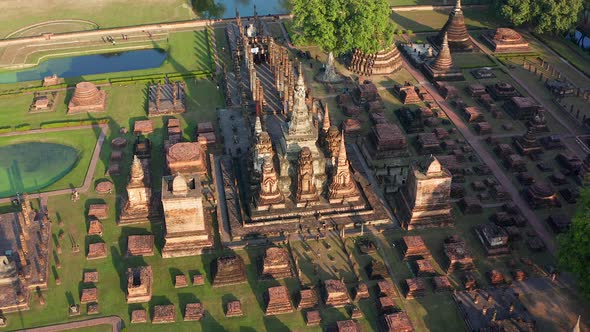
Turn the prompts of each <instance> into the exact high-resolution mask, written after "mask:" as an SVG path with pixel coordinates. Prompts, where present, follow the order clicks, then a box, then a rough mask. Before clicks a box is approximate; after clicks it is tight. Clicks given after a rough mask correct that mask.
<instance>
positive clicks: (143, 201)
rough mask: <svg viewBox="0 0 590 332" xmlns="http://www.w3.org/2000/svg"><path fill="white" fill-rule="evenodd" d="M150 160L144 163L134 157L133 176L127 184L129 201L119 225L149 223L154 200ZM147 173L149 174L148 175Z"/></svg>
mask: <svg viewBox="0 0 590 332" xmlns="http://www.w3.org/2000/svg"><path fill="white" fill-rule="evenodd" d="M147 164H148V159H143V162H142V161H141V160H140V159H139V158H137V156H133V163H132V165H131V175H130V176H129V183H128V184H127V200H126V201H125V203H124V204H123V209H122V211H121V216H120V217H119V224H130V223H137V222H145V221H148V216H149V215H150V206H151V198H152V190H151V184H150V183H151V181H150V173H149V171H148V172H146V169H147V170H149V166H148V165H147ZM146 173H147V174H146Z"/></svg>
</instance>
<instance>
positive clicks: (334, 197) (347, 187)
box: [328, 133, 360, 203]
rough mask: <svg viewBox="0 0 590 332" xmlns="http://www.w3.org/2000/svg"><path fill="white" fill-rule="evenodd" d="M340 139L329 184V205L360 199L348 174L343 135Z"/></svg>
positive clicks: (348, 167) (349, 173)
mask: <svg viewBox="0 0 590 332" xmlns="http://www.w3.org/2000/svg"><path fill="white" fill-rule="evenodd" d="M340 137H341V138H340V149H339V151H338V157H337V158H336V163H335V165H334V174H333V177H332V183H330V187H329V191H328V198H329V200H330V203H340V202H342V201H357V200H359V199H360V194H359V191H358V188H357V186H356V183H355V181H354V180H353V179H352V174H351V172H350V164H349V162H348V156H347V155H346V146H345V144H344V133H342V135H341V136H340Z"/></svg>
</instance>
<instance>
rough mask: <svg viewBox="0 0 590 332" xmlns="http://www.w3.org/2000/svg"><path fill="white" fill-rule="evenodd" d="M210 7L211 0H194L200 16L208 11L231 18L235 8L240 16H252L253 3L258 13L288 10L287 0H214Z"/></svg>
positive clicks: (283, 12)
mask: <svg viewBox="0 0 590 332" xmlns="http://www.w3.org/2000/svg"><path fill="white" fill-rule="evenodd" d="M215 3H216V4H215V5H213V7H214V8H211V6H212V1H211V0H195V5H196V8H198V9H197V10H199V11H200V12H201V16H203V17H207V16H208V13H209V11H210V12H211V14H212V15H213V16H216V17H220V18H232V17H235V16H236V9H237V10H238V11H239V12H240V16H242V17H243V16H254V5H256V12H258V15H263V16H264V15H276V14H286V13H288V12H289V0H215Z"/></svg>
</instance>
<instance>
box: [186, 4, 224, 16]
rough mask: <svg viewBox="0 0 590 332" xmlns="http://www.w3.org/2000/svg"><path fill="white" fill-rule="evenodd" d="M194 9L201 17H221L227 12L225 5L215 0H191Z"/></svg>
mask: <svg viewBox="0 0 590 332" xmlns="http://www.w3.org/2000/svg"><path fill="white" fill-rule="evenodd" d="M191 3H192V5H193V11H195V13H196V14H197V15H199V16H201V17H204V18H208V19H213V18H220V17H221V16H222V15H223V13H224V12H225V5H224V4H222V3H218V2H215V0H191Z"/></svg>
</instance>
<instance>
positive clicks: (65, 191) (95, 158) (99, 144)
mask: <svg viewBox="0 0 590 332" xmlns="http://www.w3.org/2000/svg"><path fill="white" fill-rule="evenodd" d="M95 127H99V128H100V129H101V132H100V136H99V137H98V140H97V141H96V145H95V146H94V152H93V154H92V159H91V160H90V165H89V166H88V170H87V171H86V177H85V178H84V184H83V185H82V187H78V188H75V189H76V191H78V192H81V193H83V192H87V191H88V189H90V185H91V184H92V179H93V178H94V171H95V170H96V165H97V164H98V161H99V157H100V151H101V148H102V144H103V143H104V140H105V138H106V135H107V130H108V129H109V127H108V125H106V124H105V125H98V126H76V127H67V128H49V129H35V130H28V131H23V132H15V133H7V134H2V135H0V137H6V136H22V135H30V134H39V133H52V132H58V131H60V132H61V131H70V130H79V129H90V128H95ZM71 193H72V189H61V190H53V191H47V192H43V193H35V194H29V197H30V198H41V200H47V197H49V196H57V195H65V194H71ZM12 199H13V198H12V197H7V198H2V199H0V204H3V203H10V202H11V201H12Z"/></svg>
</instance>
